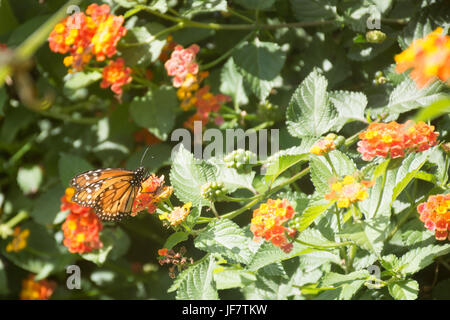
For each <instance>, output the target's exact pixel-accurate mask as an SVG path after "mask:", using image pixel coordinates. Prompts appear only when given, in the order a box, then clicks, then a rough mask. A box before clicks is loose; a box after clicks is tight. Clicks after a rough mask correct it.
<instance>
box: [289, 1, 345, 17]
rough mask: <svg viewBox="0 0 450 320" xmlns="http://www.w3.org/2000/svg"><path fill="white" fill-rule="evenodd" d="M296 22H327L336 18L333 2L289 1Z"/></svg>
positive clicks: (334, 3)
mask: <svg viewBox="0 0 450 320" xmlns="http://www.w3.org/2000/svg"><path fill="white" fill-rule="evenodd" d="M290 2H291V6H292V11H293V13H294V16H295V17H296V18H297V20H298V21H313V20H328V19H334V18H335V16H336V1H334V0H290Z"/></svg>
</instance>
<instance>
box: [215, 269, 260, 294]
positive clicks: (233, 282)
mask: <svg viewBox="0 0 450 320" xmlns="http://www.w3.org/2000/svg"><path fill="white" fill-rule="evenodd" d="M214 281H215V282H216V286H217V290H225V289H231V288H245V287H246V286H248V285H249V284H250V283H252V282H254V281H256V276H255V275H254V274H253V273H251V272H248V271H245V270H235V269H223V270H222V269H220V268H218V269H216V270H214Z"/></svg>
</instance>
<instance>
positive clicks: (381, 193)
mask: <svg viewBox="0 0 450 320" xmlns="http://www.w3.org/2000/svg"><path fill="white" fill-rule="evenodd" d="M386 161H388V164H387V165H386V168H385V170H384V172H383V178H382V179H383V180H381V189H380V190H381V192H380V196H379V197H378V203H377V206H376V209H375V211H374V214H373V216H374V217H375V216H376V215H377V212H378V209H379V207H380V205H381V199H382V198H383V190H384V185H385V184H386V176H387V171H388V169H389V164H390V163H389V162H390V161H391V159H390V158H388V159H387V160H386Z"/></svg>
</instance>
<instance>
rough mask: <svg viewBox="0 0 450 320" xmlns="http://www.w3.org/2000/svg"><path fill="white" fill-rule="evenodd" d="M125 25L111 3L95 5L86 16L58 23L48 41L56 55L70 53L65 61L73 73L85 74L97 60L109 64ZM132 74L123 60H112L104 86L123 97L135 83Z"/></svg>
mask: <svg viewBox="0 0 450 320" xmlns="http://www.w3.org/2000/svg"><path fill="white" fill-rule="evenodd" d="M123 23H124V17H123V16H115V15H113V14H111V13H110V8H109V6H108V5H107V4H103V5H100V6H99V5H98V4H96V3H94V4H91V5H89V6H88V7H87V9H86V13H83V12H78V13H75V14H73V15H71V16H69V17H66V18H65V19H63V20H62V21H61V22H60V23H58V24H57V25H56V26H55V27H54V29H53V30H52V32H51V33H50V36H49V38H48V41H49V46H50V49H51V50H52V51H54V52H58V53H62V54H66V53H69V54H70V55H69V56H67V57H65V58H64V64H65V65H66V66H67V67H70V69H69V72H77V71H81V70H83V68H84V66H85V65H86V64H88V63H89V62H90V61H91V59H92V58H93V57H95V59H96V60H97V61H105V59H106V58H112V57H113V56H114V55H115V54H116V53H117V49H116V45H117V43H118V42H119V40H120V39H121V38H122V37H123V36H124V35H125V34H126V32H127V29H126V28H125V27H124V26H123ZM130 73H131V69H130V68H128V67H125V62H124V60H123V59H121V58H119V59H117V60H115V61H110V62H109V65H108V66H107V67H105V68H104V70H103V82H102V83H101V87H102V88H107V87H109V86H111V90H112V91H113V92H114V93H116V94H117V96H118V98H120V96H121V94H122V88H121V87H122V86H123V85H124V84H127V83H129V82H131V79H132V78H131V76H130Z"/></svg>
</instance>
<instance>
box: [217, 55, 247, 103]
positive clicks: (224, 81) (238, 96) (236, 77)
mask: <svg viewBox="0 0 450 320" xmlns="http://www.w3.org/2000/svg"><path fill="white" fill-rule="evenodd" d="M220 92H222V93H224V94H226V95H228V96H230V97H231V98H232V100H233V102H234V104H235V105H238V106H241V105H246V104H247V103H248V98H247V95H246V93H245V90H244V77H243V76H242V75H241V74H240V73H239V72H238V69H237V66H236V65H235V63H234V61H233V58H230V59H228V61H227V63H225V65H224V66H223V68H222V71H221V73H220Z"/></svg>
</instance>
